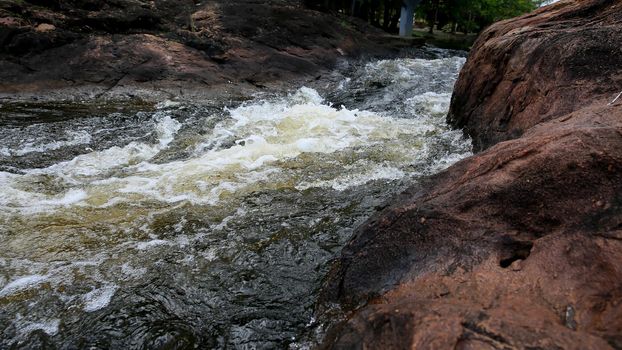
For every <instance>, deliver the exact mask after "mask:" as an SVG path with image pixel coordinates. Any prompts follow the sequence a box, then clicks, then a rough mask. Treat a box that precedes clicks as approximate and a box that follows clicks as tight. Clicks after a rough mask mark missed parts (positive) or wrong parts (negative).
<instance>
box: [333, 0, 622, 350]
mask: <svg viewBox="0 0 622 350" xmlns="http://www.w3.org/2000/svg"><path fill="white" fill-rule="evenodd" d="M621 10H622V3H621V2H620V1H580V2H572V1H566V2H560V3H558V4H556V5H553V6H551V7H547V8H544V9H541V10H539V11H537V12H536V13H535V14H531V15H527V16H524V17H521V18H518V19H515V20H510V21H505V22H501V23H499V24H496V25H493V26H492V27H491V28H489V29H488V30H487V31H486V32H485V33H483V34H482V36H481V38H480V39H479V41H478V43H477V44H476V46H475V49H474V50H473V52H472V53H471V54H470V57H469V59H468V61H467V64H466V66H465V68H464V70H463V71H462V73H461V76H460V78H459V80H458V82H457V84H456V91H455V93H454V96H453V99H452V106H451V112H450V116H449V118H450V121H451V122H452V123H454V125H455V126H457V127H463V128H464V129H465V131H466V132H467V133H468V134H469V135H471V136H472V137H473V140H474V144H475V147H476V148H478V149H486V150H485V151H483V152H481V153H479V154H477V155H475V156H473V157H471V158H468V159H466V160H463V161H461V162H459V163H457V164H456V165H454V166H452V167H451V168H449V169H448V170H447V171H445V172H443V173H441V174H439V175H436V176H434V177H432V178H431V179H429V180H428V181H427V182H426V183H422V184H420V185H419V186H417V187H415V188H411V189H410V190H408V191H406V192H405V193H403V194H402V195H401V196H400V197H399V198H398V199H396V201H395V202H394V204H393V205H392V206H390V207H388V208H386V209H384V210H383V211H382V212H380V213H378V214H376V216H375V217H373V218H372V219H370V220H369V221H368V222H367V223H365V224H364V225H362V226H361V227H360V228H359V229H358V230H357V231H356V233H355V234H354V236H353V238H352V240H351V241H350V242H349V244H348V245H347V246H346V247H345V248H344V249H343V251H342V254H341V257H340V258H339V259H338V261H337V262H336V263H335V265H334V267H333V270H332V272H331V273H330V274H329V276H328V279H327V283H326V287H325V289H324V296H323V302H324V303H328V304H330V303H331V302H337V303H339V304H340V305H341V306H342V307H343V308H344V309H346V310H350V311H349V313H348V314H347V315H346V316H345V319H344V321H343V322H341V323H340V324H337V325H335V326H333V327H332V328H331V329H330V331H329V333H328V336H327V337H326V338H325V343H324V346H325V347H326V348H336V349H341V348H366V349H370V348H375V349H386V348H435V349H436V348H456V349H508V348H544V349H551V348H564V349H609V348H614V349H620V348H622V336H621V335H622V268H620V264H619V262H620V261H621V260H620V259H621V258H622V230H621V229H622V175H621V174H622V101H619V100H618V101H616V103H611V101H612V100H613V98H615V96H616V95H617V93H618V92H619V90H620V88H621V82H620V77H622V64H618V63H619V62H618V63H616V62H614V61H615V60H618V59H619V57H613V56H615V55H613V52H614V51H615V50H619V48H620V47H621V45H620V40H622V39H620V38H621V37H620V35H619V33H620V28H621V27H620V25H621V20H622V11H621ZM594 33H599V34H598V35H593V34H594ZM581 43H582V45H580V44H581ZM562 47H564V48H565V49H562ZM618 56H619V55H618ZM503 57H505V58H506V59H504V60H502V59H500V58H503ZM553 62H555V63H553ZM588 63H589V64H588ZM547 67H549V68H551V69H553V68H554V69H553V70H549V68H547ZM518 78H520V79H521V80H520V81H518V80H516V79H518ZM616 90H618V91H616ZM547 92H548V93H547ZM502 110H503V111H504V113H500V111H502ZM501 119H503V120H501ZM500 122H503V123H504V125H505V126H504V127H499V125H500V124H499V123H500ZM503 140H510V141H505V142H499V141H503Z"/></svg>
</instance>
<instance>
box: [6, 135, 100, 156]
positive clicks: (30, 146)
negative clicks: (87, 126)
mask: <svg viewBox="0 0 622 350" xmlns="http://www.w3.org/2000/svg"><path fill="white" fill-rule="evenodd" d="M67 136H68V140H61V141H52V142H47V143H42V144H37V142H34V141H33V142H26V143H24V144H23V145H21V147H20V148H19V149H17V150H15V151H13V152H10V153H9V155H11V154H13V155H16V156H24V155H26V154H29V153H44V152H48V151H55V150H58V149H61V148H63V147H70V146H77V145H84V144H89V143H90V142H91V135H90V134H89V133H88V132H86V131H69V132H67Z"/></svg>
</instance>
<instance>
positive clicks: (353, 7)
mask: <svg viewBox="0 0 622 350" xmlns="http://www.w3.org/2000/svg"><path fill="white" fill-rule="evenodd" d="M403 1H404V0H332V1H331V0H304V3H305V5H307V6H308V7H312V8H316V9H320V10H324V11H331V12H339V13H344V14H347V15H353V16H356V17H359V18H362V19H364V20H366V21H368V22H369V23H371V24H373V25H375V26H378V27H381V28H384V29H385V30H387V31H389V32H396V31H397V27H398V25H399V15H400V11H401V6H402V3H403ZM548 1H550V0H548ZM546 2H547V0H422V1H420V2H419V6H418V7H417V16H416V18H417V20H421V19H423V20H425V22H426V23H427V25H428V26H429V27H430V29H431V30H432V29H433V28H434V27H436V28H445V29H447V30H449V31H452V32H456V31H460V32H478V31H480V30H482V29H484V28H485V27H486V26H488V25H490V24H492V23H494V22H496V21H499V20H502V19H506V18H511V17H516V16H519V15H521V14H524V13H527V12H529V11H532V10H534V9H536V8H537V7H538V6H540V5H542V4H543V3H546Z"/></svg>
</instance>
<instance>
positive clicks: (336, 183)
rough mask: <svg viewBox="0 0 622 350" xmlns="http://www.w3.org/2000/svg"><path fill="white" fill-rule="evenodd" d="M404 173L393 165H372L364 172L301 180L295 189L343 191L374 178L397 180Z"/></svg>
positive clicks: (403, 175) (402, 176)
mask: <svg viewBox="0 0 622 350" xmlns="http://www.w3.org/2000/svg"><path fill="white" fill-rule="evenodd" d="M405 176H406V174H405V173H404V172H403V171H401V170H399V169H397V168H395V167H383V166H379V167H374V168H373V169H370V170H369V171H367V172H364V173H354V174H348V175H344V176H339V177H337V178H335V179H332V180H319V181H313V182H301V183H300V184H298V185H296V189H297V190H299V191H304V190H307V189H309V188H313V187H318V188H332V189H334V190H337V191H344V190H346V189H348V188H350V187H355V186H360V185H364V184H366V183H368V182H370V181H375V180H398V179H401V178H404V177H405Z"/></svg>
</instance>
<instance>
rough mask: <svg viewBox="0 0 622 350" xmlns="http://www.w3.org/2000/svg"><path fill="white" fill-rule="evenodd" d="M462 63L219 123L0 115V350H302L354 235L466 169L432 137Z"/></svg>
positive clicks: (82, 112) (289, 100) (60, 112)
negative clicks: (438, 177)
mask: <svg viewBox="0 0 622 350" xmlns="http://www.w3.org/2000/svg"><path fill="white" fill-rule="evenodd" d="M464 61H465V59H464V58H462V57H453V56H451V55H449V54H440V55H439V58H436V59H406V58H405V59H395V60H384V61H375V62H371V63H366V64H360V65H353V66H351V67H350V68H349V69H348V70H347V73H343V72H342V73H339V74H341V75H340V76H339V79H336V80H335V82H334V83H331V84H328V85H326V87H325V88H324V89H319V88H318V89H317V90H314V89H312V88H308V87H301V88H300V89H298V90H296V91H291V92H289V93H288V94H284V95H278V96H277V95H274V96H261V97H257V98H255V99H252V100H250V101H246V102H244V103H241V104H237V103H236V104H231V105H230V106H226V105H222V104H220V105H218V104H216V105H209V104H197V103H187V102H184V103H180V102H175V101H162V102H160V103H159V104H157V105H155V106H153V105H147V104H145V105H128V106H125V105H110V104H101V105H97V104H94V105H89V106H88V107H85V106H83V105H72V104H60V103H57V104H27V105H4V106H1V107H0V113H1V115H0V240H1V242H2V249H1V250H0V327H1V328H2V329H3V330H4V331H3V333H2V335H0V337H1V338H0V348H10V347H12V348H24V349H32V348H61V349H73V348H89V349H90V348H97V349H100V348H101V349H111V348H112V349H121V348H123V349H191V348H249V349H271V348H288V347H289V348H305V347H308V346H312V345H313V343H314V342H315V341H317V340H319V339H320V338H321V334H320V333H321V331H320V330H321V329H322V325H323V322H326V321H323V320H317V319H316V318H314V313H313V311H314V304H315V301H316V296H317V292H318V290H319V288H320V287H321V283H322V278H323V277H324V276H325V274H326V272H327V270H328V268H329V266H330V261H331V259H334V258H335V257H336V255H337V254H338V253H339V251H340V249H341V247H342V246H343V245H344V244H345V242H347V240H348V238H349V237H350V235H351V233H352V231H353V229H354V228H355V227H356V226H357V225H359V224H360V223H362V222H363V221H364V220H365V219H366V218H367V217H369V216H370V215H371V214H372V213H373V212H374V211H375V210H377V209H378V208H380V207H382V206H384V205H385V203H386V202H387V201H388V200H389V199H390V198H391V197H392V196H394V195H396V194H397V193H399V192H400V191H402V190H404V189H405V188H406V187H408V186H410V185H412V184H413V183H415V182H417V181H418V179H421V178H422V177H425V176H429V175H430V174H433V173H436V172H438V171H441V170H442V169H444V168H446V167H448V166H449V165H451V164H453V163H454V162H456V161H458V160H460V159H462V158H464V157H466V156H468V155H470V150H471V146H470V141H469V140H467V139H465V138H464V137H463V136H462V133H461V131H453V130H451V129H450V128H449V127H448V126H447V125H446V124H445V115H446V113H447V110H448V107H449V101H450V97H451V92H452V88H453V84H454V82H455V80H456V78H457V74H458V72H459V70H460V68H461V66H462V65H463V64H464ZM335 74H337V73H335ZM320 90H321V93H320V92H318V91H320Z"/></svg>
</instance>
